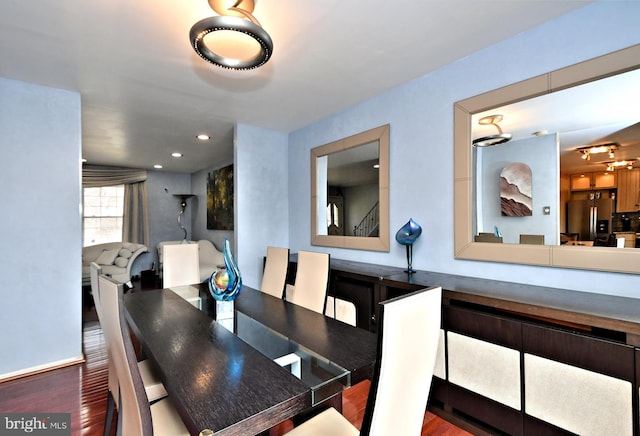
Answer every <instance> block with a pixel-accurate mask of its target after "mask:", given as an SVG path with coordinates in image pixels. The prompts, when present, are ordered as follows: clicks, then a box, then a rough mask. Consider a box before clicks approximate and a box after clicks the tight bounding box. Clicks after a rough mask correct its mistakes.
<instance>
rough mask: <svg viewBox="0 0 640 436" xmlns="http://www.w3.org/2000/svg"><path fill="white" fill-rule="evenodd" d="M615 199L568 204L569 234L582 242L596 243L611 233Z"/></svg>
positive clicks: (580, 201) (599, 199)
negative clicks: (576, 234) (576, 235)
mask: <svg viewBox="0 0 640 436" xmlns="http://www.w3.org/2000/svg"><path fill="white" fill-rule="evenodd" d="M613 201H614V200H613V199H611V198H597V199H596V198H594V199H593V200H573V201H570V202H569V203H567V232H569V233H578V234H579V236H578V239H579V240H581V241H594V240H595V239H596V237H600V238H602V237H605V236H607V235H609V233H611V231H612V229H611V217H612V215H613Z"/></svg>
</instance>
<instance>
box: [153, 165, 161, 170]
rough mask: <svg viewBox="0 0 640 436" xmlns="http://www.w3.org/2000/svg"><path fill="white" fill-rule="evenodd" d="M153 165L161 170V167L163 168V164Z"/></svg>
mask: <svg viewBox="0 0 640 436" xmlns="http://www.w3.org/2000/svg"><path fill="white" fill-rule="evenodd" d="M153 167H154V168H155V169H157V170H159V169H161V168H162V165H160V164H155V165H154V166H153Z"/></svg>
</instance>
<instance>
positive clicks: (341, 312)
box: [324, 296, 356, 327]
mask: <svg viewBox="0 0 640 436" xmlns="http://www.w3.org/2000/svg"><path fill="white" fill-rule="evenodd" d="M324 314H325V315H326V316H328V317H329V318H334V319H337V320H338V321H342V322H344V323H347V324H350V325H352V326H354V327H355V325H356V305H355V304H354V303H352V302H351V301H347V300H343V299H342V298H338V297H332V296H327V308H326V309H325V311H324Z"/></svg>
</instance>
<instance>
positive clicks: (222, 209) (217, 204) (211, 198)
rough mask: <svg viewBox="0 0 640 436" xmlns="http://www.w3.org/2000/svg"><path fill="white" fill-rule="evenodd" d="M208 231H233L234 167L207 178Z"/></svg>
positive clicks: (216, 171) (228, 167) (223, 169)
mask: <svg viewBox="0 0 640 436" xmlns="http://www.w3.org/2000/svg"><path fill="white" fill-rule="evenodd" d="M207 229H209V230H233V165H229V166H226V167H224V168H220V169H217V170H213V171H211V172H210V173H209V175H208V176H207Z"/></svg>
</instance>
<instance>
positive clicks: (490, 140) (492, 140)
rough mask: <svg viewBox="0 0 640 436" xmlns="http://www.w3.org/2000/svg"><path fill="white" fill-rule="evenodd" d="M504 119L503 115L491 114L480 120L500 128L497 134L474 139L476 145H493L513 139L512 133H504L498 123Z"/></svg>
mask: <svg viewBox="0 0 640 436" xmlns="http://www.w3.org/2000/svg"><path fill="white" fill-rule="evenodd" d="M500 121H502V115H489V116H486V117H482V118H480V119H479V120H478V124H482V125H492V126H495V127H496V129H498V133H497V134H495V135H489V136H483V137H481V138H477V139H474V140H473V146H474V147H492V146H494V145H498V144H504V143H505V142H508V141H510V140H511V133H503V132H502V129H501V128H500V126H499V125H498V123H499V122H500Z"/></svg>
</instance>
